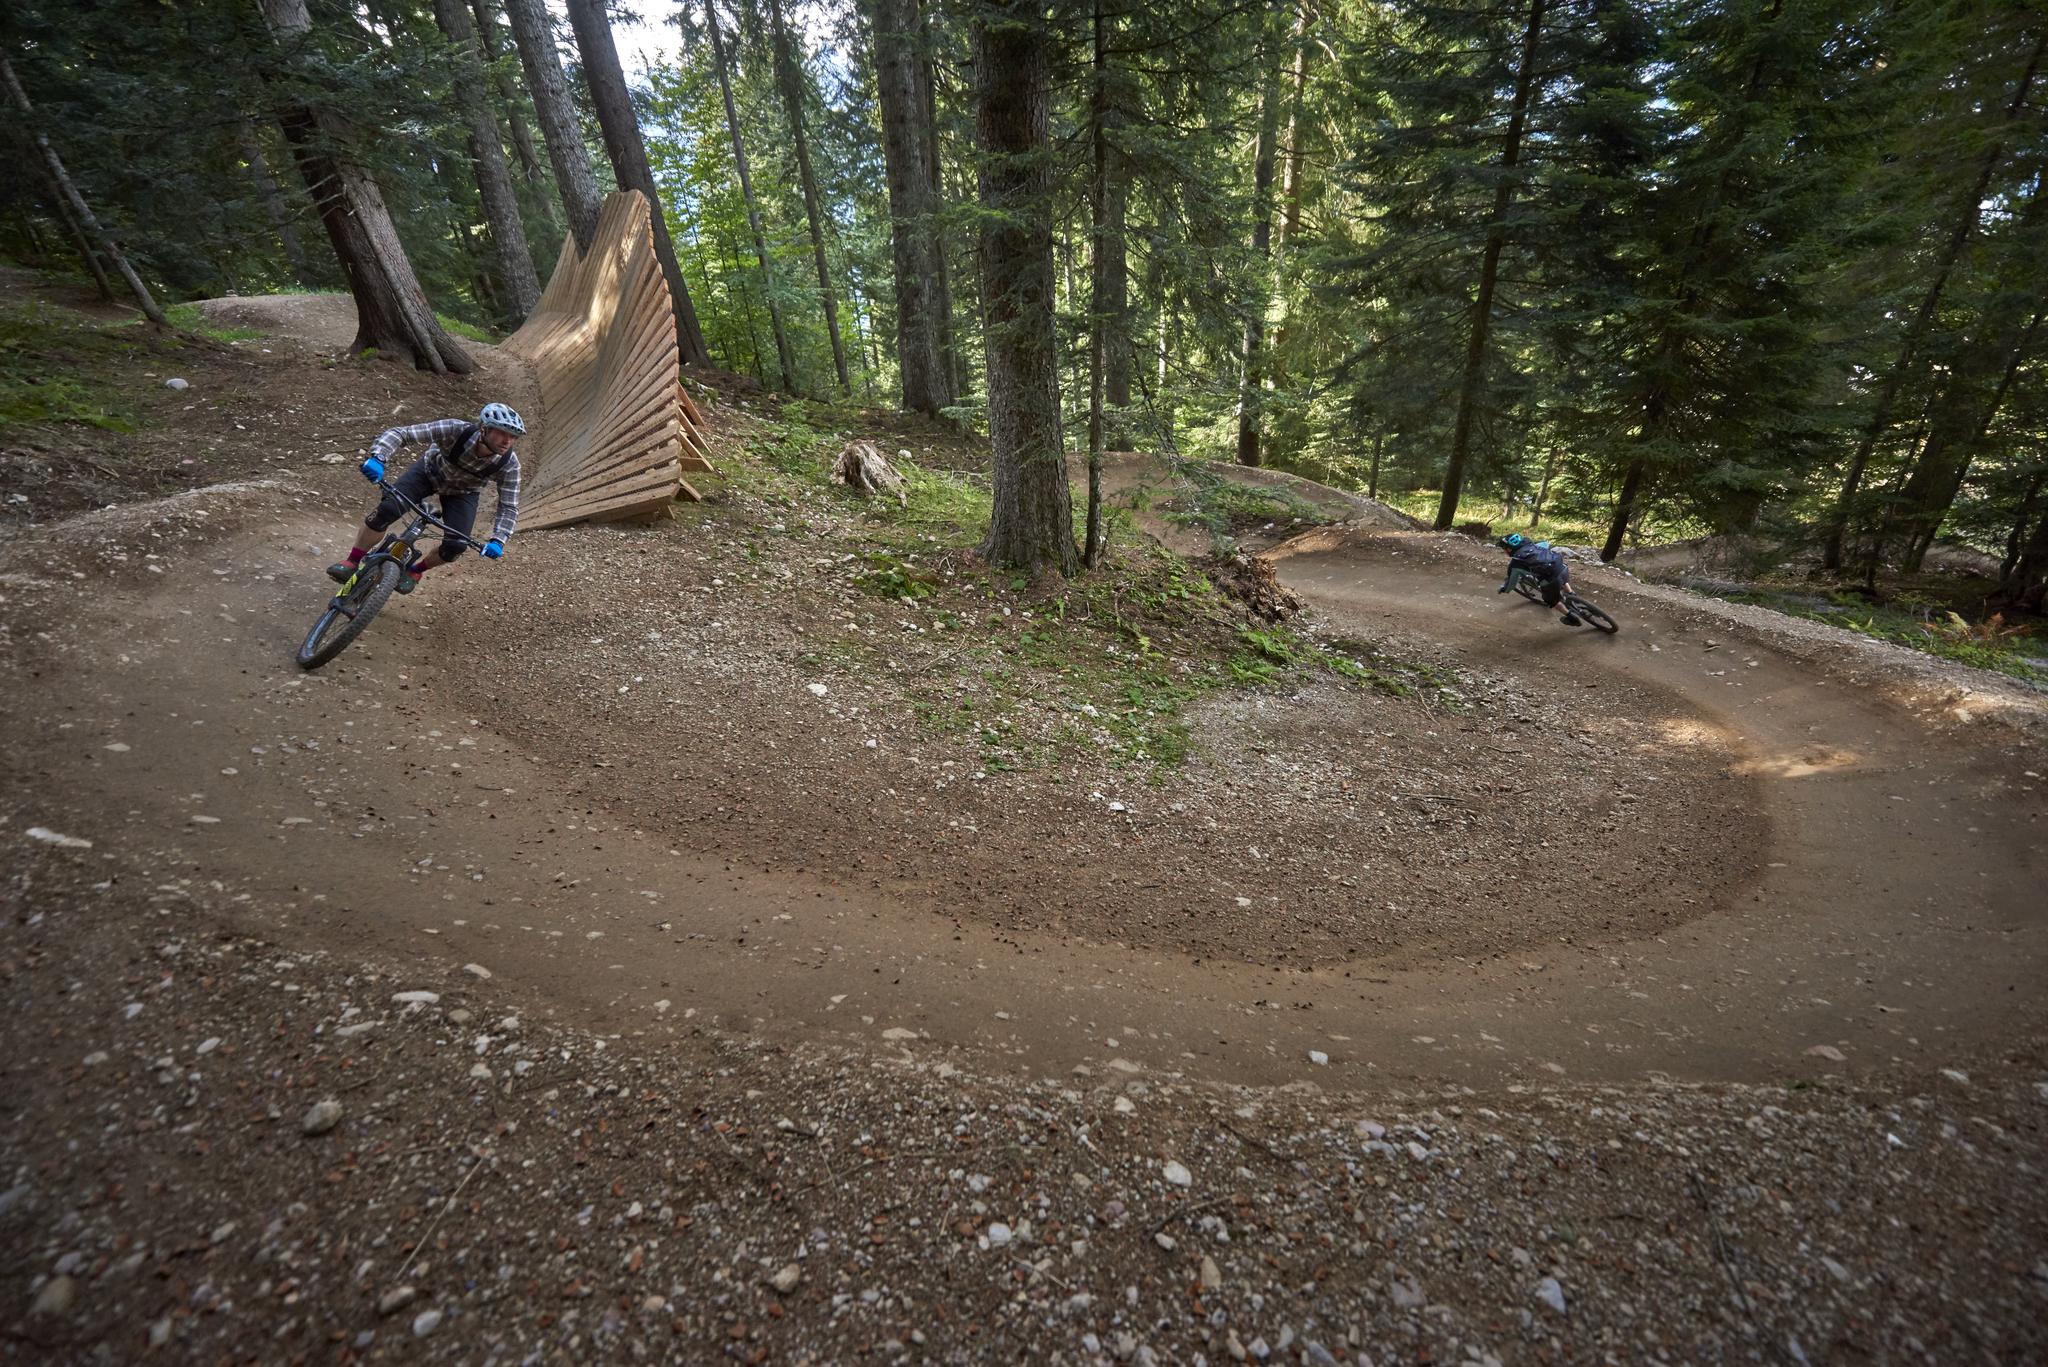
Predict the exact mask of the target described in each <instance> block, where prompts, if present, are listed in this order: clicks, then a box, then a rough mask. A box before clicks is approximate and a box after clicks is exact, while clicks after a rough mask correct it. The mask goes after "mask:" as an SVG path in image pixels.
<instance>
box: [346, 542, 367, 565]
mask: <svg viewBox="0 0 2048 1367" xmlns="http://www.w3.org/2000/svg"><path fill="white" fill-rule="evenodd" d="M365 554H367V552H365V551H364V550H363V548H362V547H361V546H351V547H349V551H348V563H349V564H351V565H360V564H362V563H363V556H364V555H365Z"/></svg>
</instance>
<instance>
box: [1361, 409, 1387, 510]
mask: <svg viewBox="0 0 2048 1367" xmlns="http://www.w3.org/2000/svg"><path fill="white" fill-rule="evenodd" d="M1386 447H1387V424H1386V420H1385V419H1381V421H1380V423H1379V425H1378V426H1376V427H1374V428H1373V432H1372V469H1371V470H1369V471H1368V472H1367V473H1366V476H1365V496H1366V497H1367V498H1378V497H1379V496H1380V454H1381V453H1382V452H1383V451H1385V450H1386Z"/></svg>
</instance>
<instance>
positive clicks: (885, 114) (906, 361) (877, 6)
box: [872, 0, 986, 415]
mask: <svg viewBox="0 0 2048 1367" xmlns="http://www.w3.org/2000/svg"><path fill="white" fill-rule="evenodd" d="M872 4H873V12H874V16H873V25H874V34H875V84H876V91H877V94H878V95H879V97H880V105H881V110H882V159H883V163H884V166H885V167H886V170H887V177H888V182H889V226H890V231H889V238H890V246H891V249H892V251H891V256H892V259H893V262H894V266H895V277H896V365H897V370H898V372H899V374H900V377H901V379H902V384H903V406H904V407H905V408H906V409H909V410H911V411H912V412H917V413H928V414H933V415H936V414H937V413H938V412H939V410H940V409H942V408H945V407H947V406H948V405H950V404H951V403H952V402H953V399H954V394H953V385H952V376H951V373H950V370H949V368H948V367H947V365H946V362H945V356H944V353H943V350H942V348H941V346H940V341H939V321H938V308H939V300H938V298H937V297H936V294H937V280H938V264H937V262H935V261H934V260H933V259H932V239H931V230H930V224H931V216H932V211H933V209H934V208H935V207H936V206H935V203H934V199H935V196H934V194H933V187H932V185H931V162H930V159H929V149H928V146H927V140H926V138H925V134H924V129H923V122H924V98H923V93H922V91H921V90H920V89H919V84H920V74H919V73H920V66H919V58H918V53H917V34H918V32H919V29H918V23H917V3H916V0H872ZM984 269H986V268H984Z"/></svg>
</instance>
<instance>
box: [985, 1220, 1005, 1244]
mask: <svg viewBox="0 0 2048 1367" xmlns="http://www.w3.org/2000/svg"><path fill="white" fill-rule="evenodd" d="M1009 1242H1010V1227H1009V1226H1008V1225H1006V1224H1004V1223H1003V1222H1002V1221H1001V1220H998V1221H996V1222H995V1223H994V1224H992V1225H990V1226H989V1227H988V1246H989V1247H990V1248H1001V1247H1002V1246H1003V1245H1005V1244H1007V1243H1009Z"/></svg>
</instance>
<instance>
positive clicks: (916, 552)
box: [684, 401, 1448, 783]
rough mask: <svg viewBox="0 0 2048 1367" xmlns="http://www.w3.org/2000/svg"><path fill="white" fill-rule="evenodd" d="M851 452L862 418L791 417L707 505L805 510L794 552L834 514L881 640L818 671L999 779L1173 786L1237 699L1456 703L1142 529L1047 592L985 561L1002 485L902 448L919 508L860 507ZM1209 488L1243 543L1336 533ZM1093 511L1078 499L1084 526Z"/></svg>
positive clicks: (1270, 495) (831, 545)
mask: <svg viewBox="0 0 2048 1367" xmlns="http://www.w3.org/2000/svg"><path fill="white" fill-rule="evenodd" d="M842 422H844V423H845V424H846V425H845V427H844V428H840V424H841V423H842ZM834 429H839V430H834ZM849 432H852V433H853V434H855V435H866V432H865V431H864V430H863V427H862V424H861V421H860V419H859V416H858V415H849V414H846V413H843V412H838V411H834V410H830V409H825V408H822V407H820V406H814V405H809V404H805V403H802V402H800V401H791V402H788V403H785V404H783V405H782V406H781V407H780V408H779V409H778V410H777V411H776V412H774V413H773V414H772V415H763V416H762V419H761V425H760V426H759V427H758V428H757V429H755V430H754V431H752V432H750V433H749V436H748V438H747V441H746V445H745V448H744V450H743V451H742V452H737V453H735V454H734V455H733V457H732V458H731V459H729V460H727V461H724V462H722V463H721V466H720V470H721V474H720V476H719V477H716V478H711V479H708V480H705V481H703V482H700V483H699V487H700V489H704V490H706V491H707V494H708V496H709V497H712V498H717V497H720V496H721V495H722V494H723V493H724V492H725V491H728V490H729V491H733V492H744V493H745V494H746V495H747V496H749V497H750V498H758V499H760V500H762V501H763V502H765V503H766V504H767V505H768V506H769V507H770V508H777V509H779V508H783V507H788V508H790V509H791V510H792V511H793V512H796V513H797V514H798V516H797V517H795V518H792V519H791V523H792V530H791V532H790V534H791V535H797V534H798V532H799V528H798V526H797V524H799V523H800V522H801V520H802V513H801V509H802V508H803V507H804V506H805V505H811V506H817V505H819V504H828V505H829V506H830V507H832V508H833V509H834V511H835V513H836V514H838V515H839V516H837V517H835V519H834V520H835V521H837V522H839V524H840V527H839V529H838V530H837V531H835V532H833V533H830V534H829V537H828V539H823V540H820V541H818V542H815V543H813V544H814V545H815V552H816V555H817V557H818V560H819V563H821V564H823V563H828V562H826V561H825V556H826V555H827V554H828V553H829V556H830V560H829V564H830V565H831V569H830V572H829V579H828V582H829V583H831V584H833V585H835V586H836V590H837V593H838V594H839V595H840V596H841V599H842V601H845V602H847V603H849V604H854V603H858V604H859V606H858V607H857V608H855V607H852V606H849V607H848V609H847V611H848V613H849V614H850V615H852V616H854V617H856V618H857V619H858V620H859V621H860V622H861V623H862V625H860V626H858V627H855V626H851V625H850V626H848V627H847V629H846V630H845V631H844V632H843V634H842V633H840V632H839V631H837V630H835V629H832V628H827V634H828V635H830V636H834V637H836V638H837V639H834V640H831V641H827V642H821V643H819V644H818V645H817V646H816V647H814V648H813V650H811V651H809V652H807V653H806V655H805V657H804V658H805V660H806V662H807V663H811V664H816V665H819V666H826V667H831V668H836V669H841V670H843V671H844V672H846V673H848V674H853V675H858V676H861V677H864V678H868V679H875V678H879V677H888V678H890V679H892V692H894V693H895V695H896V696H897V697H899V698H901V700H902V702H901V704H900V705H901V706H902V707H904V708H906V709H907V710H908V712H909V713H910V715H911V716H912V717H913V718H914V719H915V721H916V723H917V726H918V729H919V730H920V731H921V732H922V733H923V734H924V735H925V736H926V737H927V738H930V739H943V740H946V741H949V742H952V743H954V744H956V745H958V746H960V747H961V748H963V749H964V750H965V751H966V752H967V754H968V755H970V756H972V762H973V763H974V764H975V765H976V766H977V767H979V768H980V769H981V770H982V771H983V772H986V773H994V772H998V771H1004V770H1035V769H1044V768H1048V767H1052V766H1056V765H1060V764H1063V763H1069V762H1084V763H1089V764H1099V763H1103V762H1107V763H1109V764H1110V765H1113V766H1116V767H1119V768H1125V769H1130V770H1133V771H1136V772H1138V773H1140V774H1142V775H1144V776H1146V777H1147V778H1149V779H1150V781H1152V782H1154V783H1160V782H1164V781H1165V780H1166V778H1167V776H1168V775H1169V774H1170V773H1171V771H1172V770H1173V769H1174V768H1175V767H1177V766H1179V765H1182V764H1184V763H1186V762H1187V761H1188V760H1189V759H1190V757H1191V756H1193V754H1194V753H1195V748H1196V744H1197V742H1196V739H1195V734H1194V727H1193V723H1192V720H1191V719H1192V716H1193V713H1194V709H1195V708H1196V707H1197V706H1199V705H1200V704H1201V703H1203V702H1204V701H1206V700H1212V699H1215V698H1217V697H1219V696H1222V695H1224V694H1227V693H1229V692H1232V691H1238V690H1270V691H1292V690H1295V689H1298V688H1301V687H1303V686H1305V685H1309V684H1312V683H1323V684H1325V685H1327V684H1332V683H1334V684H1336V685H1338V686H1342V687H1351V688H1360V689H1370V690H1373V691H1377V692H1381V693H1385V694H1389V695H1398V696H1404V697H1414V696H1423V695H1427V694H1431V693H1433V692H1439V691H1444V690H1447V689H1448V684H1447V683H1446V682H1444V681H1442V680H1440V679H1437V678H1435V677H1434V676H1431V675H1429V674H1428V672H1427V671H1426V670H1423V669H1421V668H1419V667H1412V666H1404V665H1402V664H1401V663H1400V662H1398V661H1394V660H1390V659H1386V658H1383V657H1382V656H1380V655H1378V654H1377V653H1375V652H1374V651H1373V650H1371V649H1369V648H1367V647H1364V646H1360V645H1358V644H1356V643H1353V642H1330V641H1325V640H1322V639H1319V638H1317V637H1315V636H1314V635H1312V634H1311V633H1308V632H1304V631H1299V630H1295V629H1293V628H1290V627H1286V626H1279V627H1267V626H1253V625H1249V624H1248V623H1247V618H1246V614H1245V612H1244V609H1243V607H1242V606H1241V605H1240V604H1239V603H1238V602H1237V601H1236V600H1235V599H1234V598H1231V597H1230V596H1228V595H1227V594H1225V593H1223V592H1221V591H1219V590H1218V589H1217V588H1216V586H1215V585H1214V584H1213V583H1212V582H1211V581H1210V579H1209V577H1208V575H1207V574H1206V573H1205V572H1204V571H1203V570H1202V569H1201V568H1200V567H1199V566H1198V565H1196V564H1194V563H1192V562H1190V561H1188V560H1186V559H1184V558H1182V557H1181V556H1178V555H1175V554H1173V553H1172V552H1170V551H1167V550H1165V549H1164V548H1161V547H1158V546H1156V545H1154V544H1153V543H1152V542H1151V541H1150V540H1149V539H1145V538H1140V537H1136V536H1132V535H1129V534H1128V529H1129V522H1130V514H1129V512H1128V511H1127V510H1120V509H1115V508H1108V509H1105V512H1106V514H1107V515H1108V516H1109V518H1110V520H1111V535H1110V536H1109V537H1108V551H1107V553H1106V555H1105V557H1104V561H1103V563H1102V565H1101V566H1100V567H1099V568H1097V569H1095V570H1092V571H1089V572H1087V573H1085V574H1082V575H1079V576H1077V577H1075V578H1073V579H1071V580H1061V579H1059V578H1057V577H1051V578H1047V579H1043V580H1039V581H1036V582H1033V581H1031V580H1030V579H1028V578H1026V577H1025V576H1021V575H1017V574H1013V573H1011V572H1009V571H1007V570H1000V569H994V568H991V567H989V566H987V565H985V564H983V563H982V562H981V561H980V560H979V559H978V558H977V557H976V556H975V555H973V553H972V552H973V549H974V547H975V546H976V545H977V543H978V542H979V541H980V539H981V537H982V535H983V533H984V531H985V530H986V528H987V526H988V519H989V507H990V497H991V495H990V487H989V477H988V475H987V474H986V473H983V472H981V471H979V470H973V469H966V470H961V469H952V468H940V467H937V466H936V465H935V464H934V463H933V462H932V460H931V459H912V458H906V457H905V456H903V455H902V454H901V451H902V449H903V446H904V445H906V444H908V443H904V442H899V441H897V440H894V439H892V438H890V437H886V436H884V437H882V438H880V439H879V440H878V444H879V445H880V446H881V447H882V449H883V450H884V451H885V452H886V453H887V454H888V455H889V457H890V460H891V461H892V463H894V464H895V466H896V467H897V469H898V471H899V472H900V473H901V474H902V475H903V477H904V480H905V486H906V487H905V499H904V501H903V503H901V504H899V503H898V502H897V501H896V500H895V499H893V498H888V497H882V498H870V499H861V498H859V497H858V496H856V495H854V494H852V493H851V492H849V491H847V490H845V489H843V488H839V487H837V486H834V485H832V484H831V483H830V469H831V463H832V458H833V456H834V455H835V454H836V453H837V452H838V450H839V448H840V447H841V446H842V445H843V444H844V443H845V442H846V440H848V435H849ZM963 463H964V462H963ZM1206 484H1207V486H1210V487H1212V488H1213V490H1214V494H1213V497H1212V499H1211V500H1210V502H1209V504H1208V508H1209V510H1210V512H1211V513H1213V514H1216V515H1219V516H1220V517H1222V519H1223V522H1224V525H1229V519H1230V518H1231V517H1232V516H1235V517H1238V518H1240V519H1242V520H1243V521H1242V525H1250V523H1251V520H1252V519H1253V518H1256V519H1257V520H1258V521H1259V522H1261V523H1263V522H1267V521H1275V520H1280V521H1287V520H1291V519H1294V518H1302V519H1304V520H1308V519H1313V520H1315V521H1318V522H1321V521H1327V520H1329V518H1328V517H1327V515H1325V514H1323V513H1321V512H1320V510H1318V509H1317V508H1316V507H1315V506H1314V505H1313V504H1311V503H1309V502H1308V500H1306V499H1304V498H1302V497H1301V496H1300V495H1298V494H1296V493H1294V491H1292V490H1288V489H1282V490H1265V489H1258V488H1254V489H1251V490H1241V489H1240V486H1236V485H1232V484H1229V483H1228V482H1226V481H1225V480H1224V479H1222V478H1220V477H1217V476H1210V477H1209V479H1208V480H1207V481H1206ZM1239 492H1244V493H1248V494H1249V495H1251V497H1250V498H1248V499H1238V498H1237V497H1236V495H1237V494H1238V493H1239ZM1082 507H1083V503H1082V501H1081V497H1080V496H1079V495H1078V494H1077V496H1076V502H1075V513H1076V520H1077V522H1078V520H1079V518H1080V516H1081V509H1082ZM684 511H685V515H690V514H689V513H688V511H687V510H684ZM848 514H850V515H851V516H850V519H849V518H848V517H847V516H846V515H848ZM697 515H709V514H705V513H704V512H703V510H699V513H698V514H697ZM849 521H850V525H848V523H849ZM1076 531H1077V534H1078V531H1079V528H1078V527H1077V529H1076ZM802 534H803V535H806V536H812V535H816V534H817V533H815V532H811V531H808V530H805V531H803V532H802ZM878 633H879V635H878ZM891 637H893V638H894V639H893V640H891V639H890V638H891Z"/></svg>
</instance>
